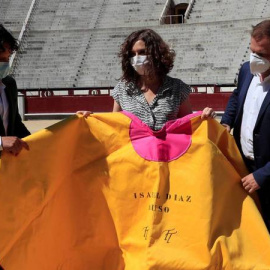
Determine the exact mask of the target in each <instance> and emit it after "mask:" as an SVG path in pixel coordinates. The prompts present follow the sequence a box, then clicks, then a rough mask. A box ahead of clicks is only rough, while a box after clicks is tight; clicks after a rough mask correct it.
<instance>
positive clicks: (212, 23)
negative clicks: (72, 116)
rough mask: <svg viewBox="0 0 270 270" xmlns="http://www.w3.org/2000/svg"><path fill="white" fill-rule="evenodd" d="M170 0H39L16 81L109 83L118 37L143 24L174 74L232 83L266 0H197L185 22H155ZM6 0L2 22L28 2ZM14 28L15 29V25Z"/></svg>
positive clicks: (115, 68)
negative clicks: (169, 58)
mask: <svg viewBox="0 0 270 270" xmlns="http://www.w3.org/2000/svg"><path fill="white" fill-rule="evenodd" d="M169 2H170V1H166V0H154V1H140V0H133V1H129V0H103V1H98V0H93V1H86V0H76V1H75V0H36V1H35V3H34V8H33V10H32V13H31V16H30V19H29V21H28V24H27V27H26V31H25V32H24V36H23V39H22V42H21V50H20V52H19V53H18V54H17V56H16V61H15V62H14V71H13V72H14V75H15V77H16V79H17V82H18V85H19V87H21V88H40V87H49V88H53V87H91V86H114V85H115V84H116V80H117V79H118V78H119V77H120V76H121V66H120V61H119V59H118V57H117V54H118V52H119V48H120V45H121V43H122V42H123V40H124V38H125V37H126V36H127V35H128V34H129V33H131V32H132V31H135V30H138V29H141V28H145V27H149V28H152V29H154V30H155V31H157V32H158V33H159V34H160V35H161V36H162V37H163V38H164V39H165V40H166V41H167V42H168V44H169V45H170V46H171V48H172V49H174V50H175V51H176V54H177V56H176V59H175V66H174V69H173V71H172V72H171V75H172V76H175V77H178V78H181V79H183V80H184V81H185V82H187V83H189V84H206V83H208V84H210V83H214V84H224V83H226V84H227V83H229V84H230V83H233V82H234V81H235V78H236V77H237V72H238V70H239V68H240V65H241V63H243V62H244V61H246V60H247V59H248V56H249V30H250V29H251V26H252V25H254V24H256V23H258V22H259V21H261V20H263V19H264V18H268V16H269V14H270V8H269V7H268V6H269V5H267V3H268V0H255V1H249V0H243V1H241V2H240V1H234V0H209V1H207V2H206V1H204V0H196V1H195V3H194V5H193V7H192V9H191V13H190V17H189V19H186V23H184V24H173V25H160V21H159V19H160V16H161V14H162V12H163V11H164V10H165V9H166V5H168V4H169ZM178 2H179V1H178ZM2 3H4V4H5V5H3V6H2ZM8 3H9V2H7V1H6V0H0V4H1V5H0V6H1V10H2V9H4V10H5V19H4V24H5V25H6V26H7V27H9V26H11V24H10V23H9V22H10V21H11V19H8V18H14V16H13V15H12V14H18V13H19V11H18V10H20V8H21V7H22V3H26V4H25V6H27V5H28V6H30V1H27V2H26V1H22V0H12V1H10V3H9V4H8ZM11 3H12V4H11ZM32 3H33V2H32ZM7 6H8V8H7ZM1 13H2V11H1ZM26 13H27V10H25V11H23V12H22V14H20V15H21V16H23V14H26ZM25 16H26V15H25ZM18 20H19V17H18ZM16 25H18V24H16ZM11 30H13V31H15V34H16V35H17V36H18V33H19V32H18V30H19V27H15V26H13V28H12V27H11Z"/></svg>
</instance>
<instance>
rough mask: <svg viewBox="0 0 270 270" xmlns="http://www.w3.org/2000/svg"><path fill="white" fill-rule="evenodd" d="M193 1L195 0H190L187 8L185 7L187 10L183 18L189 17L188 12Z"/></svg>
mask: <svg viewBox="0 0 270 270" xmlns="http://www.w3.org/2000/svg"><path fill="white" fill-rule="evenodd" d="M194 2H195V0H190V3H189V5H188V8H187V10H186V12H185V18H188V17H189V14H190V12H191V9H192V8H193V5H194Z"/></svg>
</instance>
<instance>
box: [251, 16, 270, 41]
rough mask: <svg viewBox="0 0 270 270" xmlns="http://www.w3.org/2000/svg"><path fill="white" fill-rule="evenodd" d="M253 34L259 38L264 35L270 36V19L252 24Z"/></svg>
mask: <svg viewBox="0 0 270 270" xmlns="http://www.w3.org/2000/svg"><path fill="white" fill-rule="evenodd" d="M251 36H252V37H253V38H258V39H262V38H263V37H267V38H270V20H265V21H262V22H260V23H258V24H257V25H255V26H252V31H251Z"/></svg>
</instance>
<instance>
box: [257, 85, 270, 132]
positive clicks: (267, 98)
mask: <svg viewBox="0 0 270 270" xmlns="http://www.w3.org/2000/svg"><path fill="white" fill-rule="evenodd" d="M267 91H268V92H267V94H266V96H265V98H264V101H263V103H262V106H261V108H260V111H259V115H258V118H257V121H256V124H255V127H254V130H255V128H256V127H257V125H258V123H259V122H260V119H261V118H262V116H263V114H264V112H265V110H266V108H267V106H268V105H269V103H270V86H269V87H268V89H267Z"/></svg>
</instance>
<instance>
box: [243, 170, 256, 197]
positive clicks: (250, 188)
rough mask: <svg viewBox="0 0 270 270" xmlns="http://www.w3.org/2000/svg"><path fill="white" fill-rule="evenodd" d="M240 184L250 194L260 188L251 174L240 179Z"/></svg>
mask: <svg viewBox="0 0 270 270" xmlns="http://www.w3.org/2000/svg"><path fill="white" fill-rule="evenodd" d="M241 182H242V185H243V187H244V189H245V190H246V191H247V192H248V193H250V194H251V193H253V192H254V191H255V190H257V189H259V188H260V186H259V185H258V184H257V182H256V180H255V178H254V176H253V174H252V173H251V174H249V175H247V176H245V177H244V178H242V179H241Z"/></svg>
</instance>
